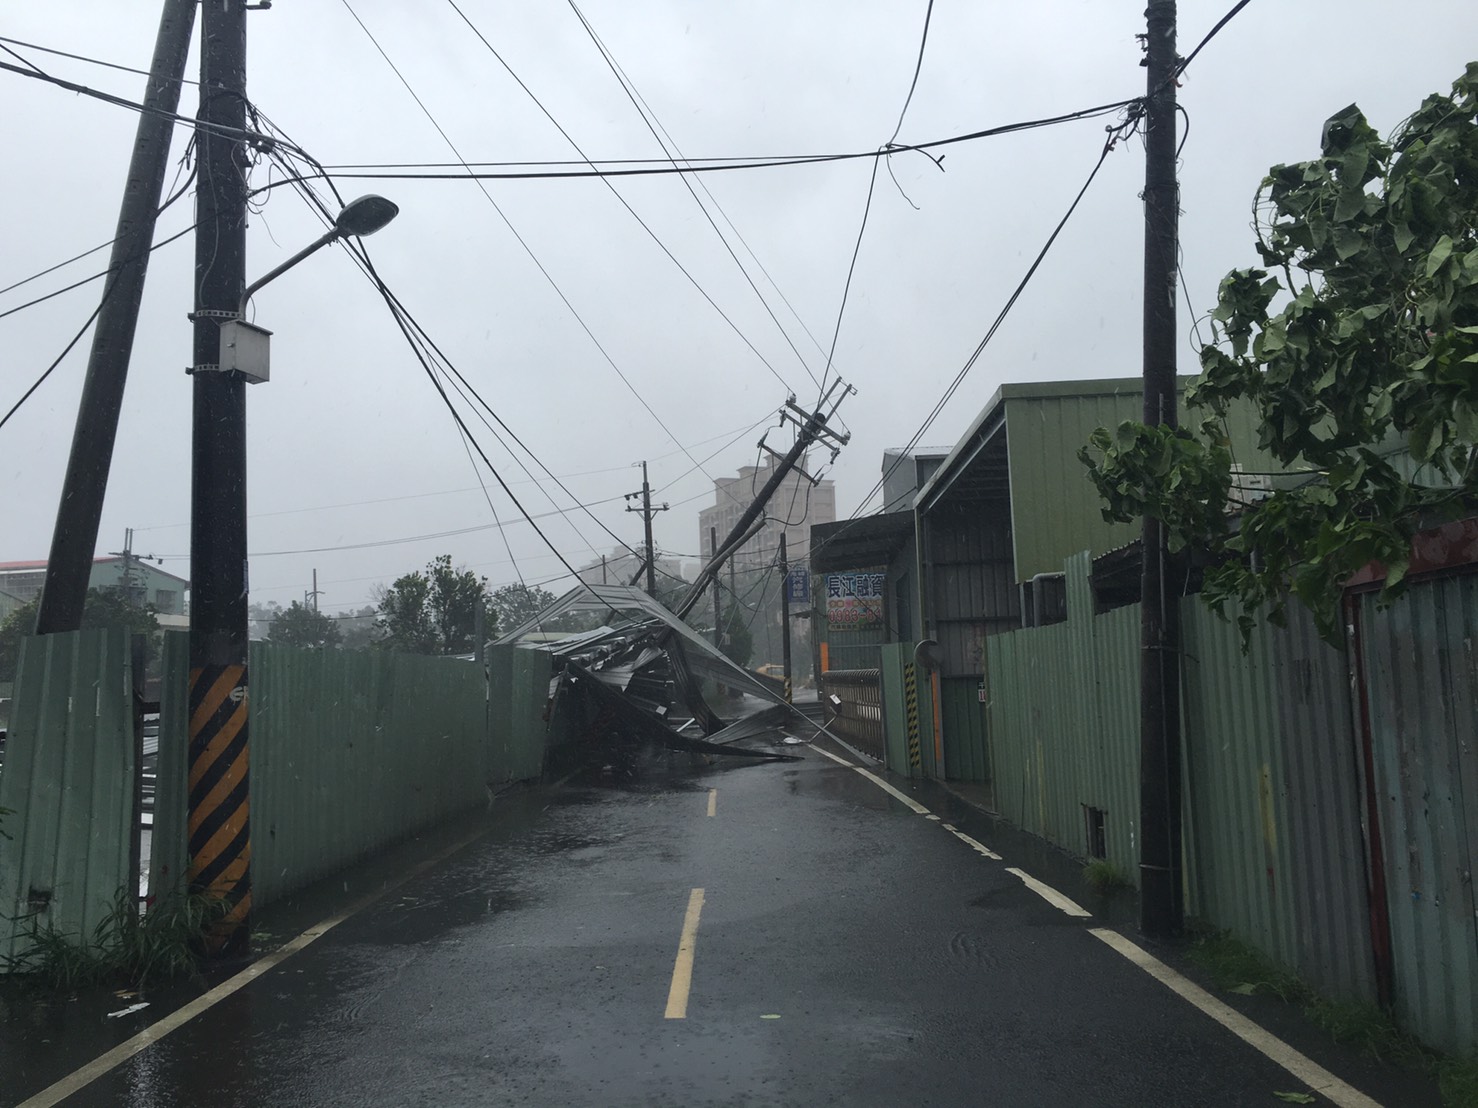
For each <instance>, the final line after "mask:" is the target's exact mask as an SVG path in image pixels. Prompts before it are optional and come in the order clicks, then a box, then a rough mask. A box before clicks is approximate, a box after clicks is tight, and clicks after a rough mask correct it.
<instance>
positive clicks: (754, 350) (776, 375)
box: [447, 0, 810, 392]
mask: <svg viewBox="0 0 1478 1108" xmlns="http://www.w3.org/2000/svg"><path fill="white" fill-rule="evenodd" d="M447 3H449V4H450V5H451V7H452V10H453V11H455V12H456V13H457V14H458V15H459V16H461V17H462V22H464V23H466V24H467V26H468V27H469V28H471V30H472V33H473V34H474V35H476V36H477V38H478V40H479V41H480V42H481V43H482V44H483V45H484V46H486V47H487V49H488V52H489V53H490V54H492V56H493V57H494V58H496V59H497V60H498V64H500V65H501V66H502V67H503V68H504V69H505V70H507V72H508V75H509V76H510V77H512V78H513V80H514V81H515V82H516V83H517V84H518V87H519V88H521V89H523V90H524V92H526V93H527V94H528V96H529V98H530V99H531V100H533V102H534V104H535V106H537V107H538V109H539V110H540V111H541V112H543V113H544V116H545V118H547V119H548V120H549V122H550V123H553V124H554V127H555V129H556V130H557V131H559V133H560V134H561V135H563V136H564V138H565V141H567V142H568V143H569V144H570V145H571V146H573V147H574V148H575V153H577V154H579V155H580V156H581V157H585V151H584V150H583V149H581V147H580V144H579V143H577V142H576V141H575V140H574V138H573V137H572V136H571V135H570V133H569V132H568V131H566V130H565V129H564V127H563V126H561V125H560V122H559V120H557V119H555V118H554V115H553V113H551V112H550V111H549V109H548V108H546V107H545V106H544V104H543V102H542V101H541V100H540V99H539V98H538V97H537V96H535V95H534V93H533V90H532V89H530V88H529V87H528V85H526V84H525V83H524V81H523V78H521V77H520V76H519V75H518V74H517V73H515V72H514V71H513V67H512V66H510V65H509V64H508V63H507V62H506V61H504V60H503V55H501V54H499V53H498V51H497V50H495V49H494V48H493V44H492V43H490V42H488V40H487V38H486V36H484V35H483V33H482V32H481V31H479V30H478V29H477V26H476V24H474V23H473V22H472V20H470V19H468V18H467V16H466V14H465V13H464V12H463V11H462V9H461V8H459V7H458V6H457V4H456V0H447ZM586 164H588V165H589V166H590V167H591V168H592V169H594V168H595V163H594V162H592V161H590V160H589V159H588V158H586ZM601 183H602V184H604V185H605V186H606V188H607V189H609V190H610V193H611V195H612V196H614V197H615V198H616V199H617V201H619V202H620V204H621V206H622V207H623V208H625V209H626V210H627V212H629V213H630V215H631V217H632V218H633V219H635V220H636V221H637V223H638V224H640V225H641V229H642V230H643V231H645V232H646V233H647V235H648V237H650V238H651V240H652V241H653V242H655V243H656V244H657V247H658V248H659V249H660V250H661V251H662V253H664V254H665V255H667V257H668V259H669V260H670V261H671V262H672V264H673V265H675V266H677V268H678V270H679V271H680V272H681V273H682V275H683V276H684V277H686V278H687V279H688V282H689V283H690V284H691V285H692V286H693V287H694V288H695V289H697V290H698V294H699V295H700V296H702V297H703V299H704V300H706V301H708V304H709V306H710V307H712V308H713V310H714V311H716V312H718V314H719V316H720V317H721V318H722V319H723V321H724V322H725V323H727V324H728V325H729V328H730V329H731V330H732V331H733V332H734V333H735V334H736V335H738V336H739V338H740V340H741V341H742V342H743V343H744V345H745V346H747V347H749V349H750V351H751V352H752V353H753V354H754V356H755V357H756V358H758V359H759V360H760V363H761V364H762V365H763V366H764V367H765V368H766V369H768V370H769V371H770V373H771V374H772V375H773V376H774V378H775V380H777V381H779V382H780V383H781V384H782V385H784V386H785V388H786V391H787V392H794V391H795V390H794V389H792V388H791V387H790V383H789V382H788V381H786V380H785V378H784V377H782V376H780V373H779V371H778V370H776V368H775V367H774V366H773V365H771V364H770V362H769V359H767V358H766V357H765V356H764V355H763V354H762V353H760V351H759V348H758V347H757V346H755V345H754V343H753V342H751V341H750V339H749V337H748V336H747V335H745V334H744V332H743V331H742V330H740V329H739V325H738V324H737V323H735V322H734V321H733V319H731V318H730V317H729V314H728V313H727V312H725V311H724V310H723V309H722V308H721V307H719V305H718V301H716V300H714V298H713V297H712V296H710V295H709V293H708V290H707V289H705V288H704V287H703V286H702V284H700V283H699V281H698V279H697V278H696V277H694V276H693V274H692V273H691V272H690V271H689V270H688V268H687V266H685V265H683V263H682V262H680V261H679V260H678V258H677V255H676V254H674V253H673V252H672V251H671V249H669V248H668V246H667V244H666V243H664V242H663V241H662V240H661V238H659V237H658V235H657V232H655V231H653V230H652V228H651V226H650V225H648V223H647V221H646V220H644V219H643V218H642V217H641V216H640V215H638V214H637V211H636V209H635V208H633V207H632V206H631V204H630V202H629V201H627V199H626V198H625V197H624V196H622V195H621V193H620V192H619V191H618V190H617V189H616V186H615V185H613V184H611V182H610V181H608V180H605V179H604V178H602V179H601ZM704 214H705V215H707V212H705V213H704ZM709 222H710V223H711V222H712V220H711V219H710V220H709ZM715 230H717V228H715ZM724 245H725V246H727V245H728V244H727V243H725V244H724ZM730 254H731V255H732V254H733V251H730ZM737 260H738V259H737V258H736V259H735V261H737ZM741 268H742V267H741ZM746 276H748V275H747V274H746ZM751 285H753V282H751ZM756 291H758V290H756ZM771 318H774V316H773V314H772V315H771ZM777 322H778V321H777ZM791 349H794V347H792V348H791ZM804 366H805V363H804V362H802V367H803V368H804ZM807 372H808V373H809V372H810V371H809V370H807Z"/></svg>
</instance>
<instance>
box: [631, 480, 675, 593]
mask: <svg viewBox="0 0 1478 1108" xmlns="http://www.w3.org/2000/svg"><path fill="white" fill-rule="evenodd" d="M638 496H640V497H641V507H640V508H633V507H632V506H631V505H630V504H628V505H626V510H627V511H628V512H640V513H641V519H642V525H643V527H644V529H645V532H646V537H647V540H646V541H647V595H648V596H656V595H657V548H656V547H655V546H653V545H652V517H653V516H654V515H656V514H657V513H658V512H665V511H667V505H666V504H663V505H662V506H661V507H659V508H654V507H652V486H651V485H649V484H647V463H646V462H642V463H641V492H639V493H636V492H629V493H627V494H626V499H627V500H632V499H634V498H635V497H638Z"/></svg>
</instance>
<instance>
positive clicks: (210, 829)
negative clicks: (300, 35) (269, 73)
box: [187, 4, 399, 954]
mask: <svg viewBox="0 0 1478 1108" xmlns="http://www.w3.org/2000/svg"><path fill="white" fill-rule="evenodd" d="M204 10H205V11H206V12H207V13H208V14H207V16H206V22H205V24H204V25H203V29H202V35H203V36H204V41H206V42H207V43H208V44H212V45H211V49H210V50H204V49H203V51H202V52H203V53H205V54H206V55H207V57H206V61H205V62H202V65H201V85H202V87H203V88H217V87H220V88H232V89H240V88H242V87H243V86H244V84H245V76H244V74H243V72H242V71H241V69H240V65H241V59H240V57H238V56H234V55H233V56H230V57H227V58H226V59H225V61H222V60H221V59H220V58H219V57H218V56H217V55H218V54H220V53H221V52H222V50H224V49H225V47H224V46H222V44H225V45H226V46H229V45H231V44H235V45H237V46H239V45H240V44H241V43H242V42H243V41H244V38H245V35H244V32H243V31H242V29H241V27H240V16H241V12H242V10H243V9H242V7H241V5H239V4H211V5H206V6H205V9H204ZM211 51H215V53H212V52H211ZM227 62H230V63H231V64H229V65H228V64H226V63H227ZM207 63H209V64H207ZM212 66H214V67H215V68H212ZM217 70H219V72H217ZM202 102H203V106H202V108H201V118H202V119H204V120H206V121H207V122H211V123H215V124H219V125H224V126H225V127H228V128H234V129H236V130H237V131H239V130H240V129H241V128H242V127H244V126H245V119H244V116H243V115H242V107H241V105H242V103H244V97H239V96H214V95H212V96H209V97H202ZM207 106H209V107H211V108H220V109H221V110H220V112H219V114H218V115H211V114H210V113H209V112H208V110H207ZM226 108H230V109H231V110H230V111H229V112H227V111H226V110H225V109H226ZM199 141H200V144H201V149H202V153H201V163H200V164H201V179H202V180H203V181H207V182H210V183H211V184H212V186H213V187H211V188H208V189H206V190H205V191H204V193H203V194H202V201H201V203H202V208H201V211H202V217H201V223H200V233H199V234H198V236H197V239H196V244H195V252H196V253H195V264H196V307H195V312H194V314H193V316H192V318H193V319H194V321H195V345H194V353H195V381H194V411H193V423H192V428H193V430H192V458H191V491H190V576H191V580H192V585H191V607H190V685H189V697H188V718H189V724H190V726H189V735H190V743H189V781H190V796H189V802H188V804H189V807H188V812H189V816H188V820H187V832H188V856H189V858H190V867H189V883H190V888H191V889H193V890H195V891H197V892H204V891H207V890H209V891H210V892H212V893H213V894H214V895H216V896H218V897H220V898H221V899H222V901H223V903H224V904H225V905H226V906H227V907H226V911H225V915H224V916H223V917H222V918H221V920H220V921H219V923H218V925H217V926H216V927H215V928H214V929H213V931H212V933H211V936H210V937H209V938H208V939H207V947H208V949H210V950H211V951H212V952H213V953H216V954H234V953H237V952H244V951H245V950H246V949H247V948H248V947H249V945H250V934H251V927H250V917H251V820H250V787H249V780H250V760H251V759H250V749H249V746H250V744H249V736H250V726H249V724H250V720H249V717H250V711H249V707H248V703H249V702H248V699H247V687H248V677H247V668H248V666H247V662H248V658H249V649H248V645H247V598H248V584H247V564H246V555H247V551H246V395H245V393H246V388H245V384H246V382H252V381H265V380H267V377H268V339H269V337H270V335H271V332H270V331H268V330H266V329H265V328H263V327H257V326H255V325H254V324H251V323H248V322H246V320H245V319H243V318H242V316H243V315H244V314H245V311H246V305H247V302H248V301H249V300H250V299H251V296H252V294H253V293H254V292H256V290H257V289H259V288H261V287H262V286H263V285H265V284H266V283H267V282H268V281H271V280H274V279H275V278H277V277H280V276H281V275H282V274H284V273H286V272H287V271H288V270H289V269H291V268H292V267H293V266H295V265H297V264H298V263H299V262H301V261H302V260H303V259H304V258H306V257H308V255H310V254H312V253H314V252H315V251H317V250H321V249H322V248H323V247H325V246H327V245H328V244H329V243H331V242H333V241H334V240H335V239H340V238H344V237H346V236H348V235H356V236H361V235H369V234H373V233H374V232H375V231H378V230H379V229H380V228H381V227H383V226H385V224H387V223H389V222H390V221H391V220H392V219H394V218H395V216H396V213H397V212H398V211H399V209H398V208H397V207H396V206H395V205H394V204H392V203H391V202H390V201H388V200H386V199H385V198H384V197H380V196H363V197H360V198H359V199H358V200H355V201H354V202H353V203H351V204H348V205H346V206H345V208H344V210H343V211H341V212H340V213H339V215H338V218H337V219H335V220H334V225H333V227H332V228H330V229H329V231H328V232H327V233H325V234H324V235H322V236H321V237H319V238H318V239H317V240H316V241H315V242H313V243H311V244H310V245H309V246H308V247H307V248H306V249H303V250H300V251H299V252H298V253H296V254H294V255H293V256H292V257H291V258H289V259H288V260H287V261H286V262H284V263H283V264H282V265H279V266H278V267H277V268H276V269H274V270H272V271H271V272H270V273H268V274H267V275H266V276H265V277H263V278H262V279H261V280H259V281H257V282H256V283H255V284H251V285H246V287H245V291H244V292H242V291H241V289H242V286H243V284H244V282H245V278H246V274H245V273H244V272H243V270H244V269H245V265H244V264H243V262H244V259H245V256H246V241H245V227H246V193H245V185H244V179H243V178H242V176H241V174H240V173H239V171H238V163H237V162H236V161H235V160H234V159H235V158H236V148H235V147H234V146H233V145H232V142H230V141H227V140H226V138H225V137H224V136H222V135H220V134H212V133H210V132H202V136H201V138H200V139H199ZM238 293H239V295H238ZM232 305H234V307H232Z"/></svg>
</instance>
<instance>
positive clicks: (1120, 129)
mask: <svg viewBox="0 0 1478 1108" xmlns="http://www.w3.org/2000/svg"><path fill="white" fill-rule="evenodd" d="M1139 118H1140V117H1139V113H1137V112H1131V113H1130V115H1129V118H1128V119H1127V120H1125V121H1124V122H1123V123H1121V124H1120V125H1119V126H1117V127H1115V128H1113V129H1112V130H1111V133H1110V135H1109V137H1108V139H1107V140H1106V141H1105V142H1104V145H1103V149H1102V151H1100V153H1099V155H1098V160H1097V161H1096V162H1095V163H1094V164H1093V169H1092V171H1091V172H1089V174H1088V179H1087V180H1086V181H1084V182H1083V186H1082V188H1080V189H1079V190H1078V193H1077V195H1076V196H1074V197H1073V201H1072V203H1071V204H1070V205H1069V206H1068V209H1067V212H1066V213H1065V214H1064V215H1063V217H1062V218H1061V219H1060V220H1058V222H1057V225H1056V226H1055V227H1054V228H1053V229H1052V233H1051V234H1050V235H1048V236H1047V241H1046V242H1045V243H1044V244H1043V246H1042V249H1041V250H1039V251H1038V252H1037V256H1036V257H1035V258H1034V259H1033V260H1032V263H1031V265H1030V266H1029V267H1028V268H1027V271H1026V275H1025V276H1023V277H1022V279H1021V281H1020V282H1019V283H1018V284H1017V286H1016V288H1015V289H1014V290H1013V291H1012V293H1011V295H1010V296H1009V297H1008V298H1007V300H1006V303H1005V306H1004V307H1002V308H1001V310H1000V312H999V313H998V314H997V315H996V318H995V319H994V320H993V321H992V322H991V325H990V327H989V328H988V329H987V330H986V333H985V337H984V338H982V339H981V340H980V342H979V343H978V344H977V345H976V347H975V349H974V351H972V352H971V354H970V356H969V357H968V358H967V359H966V360H965V364H964V365H963V366H962V367H961V368H960V371H959V372H958V373H957V374H956V375H955V377H954V380H953V381H951V382H950V384H949V387H948V388H946V389H945V391H944V395H943V396H942V397H940V399H939V401H938V403H936V404H935V405H934V408H933V410H932V411H931V412H930V413H929V415H928V417H927V418H925V420H924V422H923V423H922V424H921V425H920V426H919V429H918V430H917V431H915V432H914V434H913V436H912V437H911V438H910V439H909V440H908V444H907V445H906V446H904V447H903V448H902V450H900V451H899V456H898V459H897V460H896V461H895V462H894V463H893V465H892V466H891V467H889V469H888V470H887V472H885V473H884V474H883V476H882V477H881V478H879V480H878V482H877V483H876V484H875V485H873V487H872V489H871V490H870V491H869V492H868V493H867V495H866V496H865V497H863V498H862V500H861V502H860V503H859V504H858V506H857V509H856V510H855V511H854V512H853V513H852V515H851V517H850V519H849V521H848V522H849V523H855V522H856V521H857V520H858V519H860V518H861V516H862V512H863V510H864V509H865V508H866V507H867V505H868V503H869V502H870V501H871V500H872V498H873V497H874V496H876V495H877V494H878V492H879V491H880V490H881V489H882V488H883V485H884V483H885V482H886V481H887V479H888V478H889V477H890V476H892V474H893V472H894V470H896V469H897V468H898V467H899V466H900V465H902V464H903V460H904V459H905V458H906V457H907V456H908V454H909V452H910V451H912V450H913V448H914V447H915V446H917V445H918V443H919V441H920V440H921V439H922V438H923V437H924V435H925V433H926V432H927V431H928V430H929V428H930V427H931V426H932V425H933V423H934V420H935V419H937V418H938V417H939V414H940V412H942V411H943V410H944V407H945V405H946V404H948V403H949V401H950V399H951V398H952V397H953V396H954V394H955V392H956V391H957V390H958V389H959V387H960V384H961V383H962V382H963V381H964V379H965V376H966V375H967V374H968V373H969V372H970V370H971V369H972V368H973V367H974V365H975V363H976V362H977V361H978V360H979V358H980V355H981V354H982V353H984V351H985V348H986V346H987V345H989V343H990V341H991V339H993V338H994V337H995V335H996V332H997V331H998V330H1000V327H1001V324H1002V323H1004V322H1005V320H1006V317H1007V315H1009V314H1010V312H1011V309H1012V308H1013V307H1015V305H1016V301H1017V300H1019V299H1020V297H1021V294H1022V293H1023V292H1024V291H1025V290H1026V287H1027V285H1028V284H1029V283H1030V282H1031V279H1032V278H1033V277H1034V276H1035V275H1036V272H1037V270H1038V268H1040V266H1041V264H1042V262H1043V260H1044V259H1045V258H1046V257H1047V252H1048V251H1049V250H1051V248H1052V245H1053V243H1055V242H1056V241H1057V238H1058V236H1059V235H1060V234H1061V233H1062V229H1063V228H1064V227H1065V226H1067V222H1068V220H1069V219H1071V218H1072V215H1073V213H1074V212H1075V211H1077V209H1078V205H1079V203H1081V201H1082V199H1083V196H1084V195H1085V194H1086V193H1087V191H1088V188H1089V186H1090V185H1092V184H1093V181H1094V178H1096V177H1097V176H1098V171H1099V170H1100V169H1102V168H1103V163H1104V162H1105V161H1107V160H1108V156H1109V153H1110V152H1111V151H1112V150H1113V149H1114V147H1115V146H1116V145H1117V143H1118V141H1119V140H1120V139H1121V138H1123V137H1124V136H1125V135H1126V134H1128V133H1130V132H1131V131H1132V129H1133V128H1134V127H1135V126H1136V125H1137V124H1138V121H1139ZM846 530H847V528H846V527H842V528H840V529H838V531H837V532H836V533H835V534H833V535H830V536H828V538H827V539H826V540H824V541H823V542H822V543H821V544H819V545H817V546H815V547H812V548H811V551H810V553H811V554H813V555H814V554H815V553H817V552H819V551H821V550H823V549H825V547H826V546H827V545H828V544H829V543H831V542H835V541H837V540H838V539H840V538H841V536H842V535H843V534H844V533H845V532H846Z"/></svg>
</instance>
